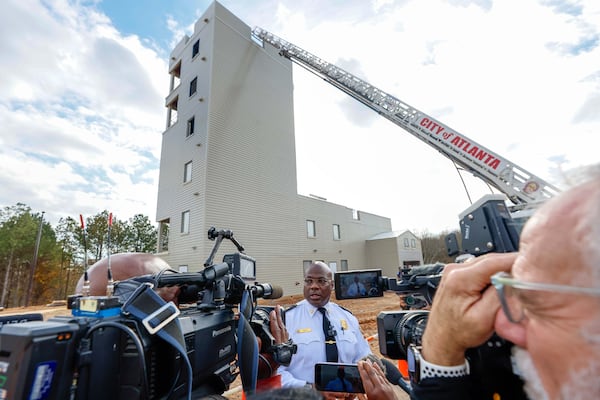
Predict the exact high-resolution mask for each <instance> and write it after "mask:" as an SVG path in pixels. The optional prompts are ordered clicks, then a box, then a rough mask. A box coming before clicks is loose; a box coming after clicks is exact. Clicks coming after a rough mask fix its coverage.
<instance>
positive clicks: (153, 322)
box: [121, 283, 192, 398]
mask: <svg viewBox="0 0 600 400" xmlns="http://www.w3.org/2000/svg"><path fill="white" fill-rule="evenodd" d="M121 310H122V312H123V313H125V314H129V315H131V316H132V317H134V318H135V319H137V320H139V321H141V322H142V325H143V326H144V327H145V328H146V329H147V330H148V332H149V333H150V334H151V335H157V336H158V337H160V338H161V339H163V340H164V341H165V342H167V343H168V344H170V345H171V346H173V347H174V348H175V349H176V350H177V351H178V352H179V354H180V355H181V358H182V359H183V360H184V362H185V364H186V367H187V370H188V377H187V385H188V398H191V392H192V365H191V363H190V360H189V358H188V354H187V349H186V346H185V339H184V337H183V332H182V330H181V325H180V323H179V320H178V319H177V316H178V315H179V308H177V306H176V305H175V304H174V303H173V302H172V301H170V302H168V303H167V302H165V301H164V300H163V299H162V298H161V297H160V296H159V295H158V294H157V293H156V292H155V291H154V290H152V285H151V284H148V283H142V284H140V285H139V286H138V287H137V288H136V289H135V290H134V291H133V293H132V294H131V296H129V298H128V299H127V301H126V302H125V303H124V304H123V306H122V307H121Z"/></svg>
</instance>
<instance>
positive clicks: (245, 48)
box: [157, 2, 391, 295]
mask: <svg viewBox="0 0 600 400" xmlns="http://www.w3.org/2000/svg"><path fill="white" fill-rule="evenodd" d="M194 48H196V49H198V53H197V54H195V55H193V52H194ZM169 73H170V76H171V78H172V81H173V82H174V83H173V85H172V86H173V87H172V89H171V92H170V93H169V95H168V96H167V97H166V99H165V105H166V106H167V110H168V112H167V114H168V115H167V129H166V130H165V132H164V133H163V140H162V154H161V165H160V177H159V190H158V205H157V220H158V221H159V222H161V225H167V224H168V226H169V235H168V247H165V246H163V245H164V244H165V243H164V241H162V240H161V241H160V243H159V252H158V254H159V255H161V257H163V258H164V259H165V260H166V261H167V262H168V263H169V264H170V265H171V266H172V267H173V268H175V269H181V270H186V269H187V270H188V271H190V272H192V271H199V270H201V269H202V268H203V264H204V262H205V261H206V259H207V257H208V256H209V254H210V250H211V249H212V246H213V244H214V242H213V241H209V240H208V239H207V231H208V229H209V228H210V227H213V226H214V227H216V228H217V229H231V230H232V231H233V232H234V237H235V238H236V239H237V240H238V241H239V242H240V243H241V244H242V245H243V246H244V247H245V253H246V254H248V255H249V256H251V257H253V258H255V259H256V262H257V279H256V280H257V281H259V282H269V283H272V284H276V285H280V286H282V287H283V289H284V293H285V294H286V295H289V294H297V293H301V291H302V284H301V282H302V273H303V265H305V263H306V262H309V261H313V260H323V261H325V262H327V263H330V264H331V265H332V266H333V267H334V268H337V270H342V269H343V268H345V267H346V266H347V267H348V268H349V269H362V268H366V267H368V266H369V265H368V264H369V263H368V256H367V242H366V239H368V238H370V237H373V236H374V235H377V234H381V233H385V232H389V231H390V230H391V221H390V219H389V218H385V217H380V216H376V215H373V214H369V213H365V212H357V211H354V210H352V209H349V208H347V207H344V206H340V205H336V204H332V203H328V202H326V201H323V200H318V199H314V198H311V197H305V196H299V195H298V194H297V184H296V152H295V137H294V114H293V109H294V108H293V81H292V64H291V62H290V61H289V60H288V59H286V58H284V57H281V56H279V55H278V54H277V52H276V51H275V49H273V48H271V47H270V46H267V47H266V48H262V47H261V46H260V45H259V44H257V43H255V42H254V41H253V40H252V39H251V30H250V27H249V26H247V25H246V24H244V23H243V22H242V21H241V20H239V19H238V18H237V17H235V16H234V15H233V14H231V13H230V12H229V11H228V10H226V9H225V8H224V7H222V6H221V5H220V4H219V3H217V2H215V3H213V4H212V5H211V6H210V7H209V8H208V9H207V11H206V12H205V13H204V15H202V16H201V17H200V18H199V20H198V21H197V23H196V24H195V30H194V33H193V35H192V36H191V37H185V38H184V39H182V41H181V42H180V43H179V44H178V45H177V46H176V47H175V49H174V50H173V52H172V53H171V58H170V71H169ZM194 79H196V85H195V87H196V92H195V93H193V94H191V95H190V86H191V82H192V81H193V80H194ZM175 115H176V117H177V118H176V121H175V118H174V116H175ZM192 118H193V121H194V133H193V134H192V135H189V134H188V129H189V121H190V120H191V119H192ZM190 162H191V165H192V168H191V171H192V173H191V180H189V181H188V182H184V169H185V165H186V164H187V163H190ZM184 212H187V213H189V214H188V215H189V229H188V230H187V232H181V225H182V213H184ZM357 217H358V218H357ZM307 220H311V221H315V226H316V235H315V237H308V234H307V225H306V224H307V223H306V221H307ZM333 225H338V226H339V232H340V238H339V239H336V238H334V236H333ZM236 251H237V249H236V248H235V246H234V245H233V244H232V243H231V242H229V241H227V240H226V241H224V242H223V243H222V245H221V248H220V251H219V252H218V253H217V256H216V257H215V259H214V261H215V262H221V260H222V258H223V255H224V254H227V253H234V252H236Z"/></svg>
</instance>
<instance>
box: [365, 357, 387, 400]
mask: <svg viewBox="0 0 600 400" xmlns="http://www.w3.org/2000/svg"><path fill="white" fill-rule="evenodd" d="M358 373H359V374H360V379H361V380H362V383H363V387H364V388H365V393H366V394H367V396H366V397H367V398H368V399H369V400H395V399H396V392H395V390H394V386H393V385H392V384H391V383H390V381H388V380H387V378H386V377H385V373H384V372H383V371H382V370H381V368H379V365H377V364H376V363H372V362H371V361H368V360H363V361H359V362H358Z"/></svg>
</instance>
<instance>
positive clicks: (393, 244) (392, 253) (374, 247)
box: [366, 230, 423, 277]
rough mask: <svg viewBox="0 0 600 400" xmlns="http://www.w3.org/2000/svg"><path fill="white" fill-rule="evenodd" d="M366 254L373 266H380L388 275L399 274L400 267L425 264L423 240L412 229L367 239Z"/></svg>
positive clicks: (384, 273) (385, 274)
mask: <svg viewBox="0 0 600 400" xmlns="http://www.w3.org/2000/svg"><path fill="white" fill-rule="evenodd" d="M366 255H367V260H368V263H369V265H370V267H371V268H380V269H381V270H382V274H383V275H384V276H388V277H395V276H397V274H398V272H399V271H400V268H402V267H409V266H414V265H423V251H422V248H421V241H420V240H419V238H418V237H416V236H415V235H414V234H413V233H412V232H411V231H408V230H407V231H403V232H396V231H394V232H384V233H380V234H377V235H374V236H372V237H370V238H369V239H368V240H367V241H366Z"/></svg>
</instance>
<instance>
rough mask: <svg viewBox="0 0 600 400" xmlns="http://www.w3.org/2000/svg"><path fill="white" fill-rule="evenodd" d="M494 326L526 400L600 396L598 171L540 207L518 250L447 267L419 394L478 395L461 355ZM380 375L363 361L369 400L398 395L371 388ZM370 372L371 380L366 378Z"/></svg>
mask: <svg viewBox="0 0 600 400" xmlns="http://www.w3.org/2000/svg"><path fill="white" fill-rule="evenodd" d="M493 332H496V333H497V334H498V335H500V336H501V337H503V338H505V339H507V340H508V341H510V342H512V343H513V344H514V346H513V351H512V360H513V362H514V364H515V368H514V372H515V373H517V374H518V375H520V376H521V378H522V379H523V381H524V383H525V384H524V390H525V393H526V394H527V396H528V397H529V398H531V399H550V400H554V399H597V398H600V176H596V177H594V178H592V179H591V180H589V181H588V182H587V183H584V184H581V185H580V186H577V187H575V188H573V189H571V190H570V191H568V192H565V193H563V194H561V195H560V196H558V197H556V198H554V199H552V200H549V201H548V202H547V203H546V204H544V205H543V206H542V207H541V208H540V209H539V210H538V211H537V212H536V213H535V214H534V216H533V217H532V218H531V219H530V220H529V221H528V222H527V224H526V225H525V227H524V228H523V232H522V235H521V240H520V245H519V252H518V253H506V254H487V255H485V256H482V257H478V258H474V259H472V260H470V261H469V262H467V263H465V264H449V265H447V266H446V268H445V269H444V272H443V278H442V280H441V283H440V285H439V287H438V289H437V292H436V295H435V299H434V302H433V305H432V309H431V314H430V316H429V319H428V322H427V328H426V329H425V334H424V336H423V346H422V348H421V349H420V358H421V364H420V366H421V369H420V372H421V379H420V380H419V381H418V382H416V383H414V384H413V390H414V398H416V399H420V400H425V399H427V400H429V399H457V398H460V399H472V398H477V397H475V396H474V395H473V393H477V388H476V386H477V385H478V382H476V381H475V380H474V379H471V378H470V375H471V371H469V364H468V362H467V361H466V360H465V351H466V350H467V349H468V348H474V347H477V346H479V345H481V344H482V343H484V342H486V341H487V339H488V338H489V337H490V336H491V335H492V333H493ZM359 368H361V367H359ZM425 368H427V369H428V371H427V372H425V371H424V369H425ZM376 372H377V371H376V369H375V368H372V366H371V365H364V364H363V365H362V373H361V376H362V377H363V383H365V389H366V391H367V394H368V395H369V400H373V399H375V400H377V399H389V398H393V397H391V396H390V395H389V394H388V395H386V389H385V387H384V386H379V388H377V387H375V386H372V385H373V384H376V383H377V379H379V378H377V376H376V374H375V373H376ZM369 374H372V375H373V376H375V379H373V381H369V382H364V381H365V378H367V377H368V376H369ZM370 390H371V391H370ZM387 393H389V391H388V392H387ZM493 398H494V399H499V398H500V396H494V397H493Z"/></svg>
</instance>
